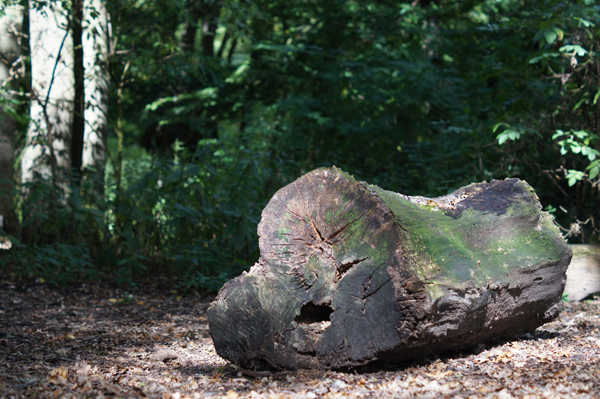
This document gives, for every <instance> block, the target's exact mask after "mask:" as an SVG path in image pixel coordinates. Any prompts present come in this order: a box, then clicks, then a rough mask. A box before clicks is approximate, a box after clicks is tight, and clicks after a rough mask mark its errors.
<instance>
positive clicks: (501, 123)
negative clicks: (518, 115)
mask: <svg viewBox="0 0 600 399" xmlns="http://www.w3.org/2000/svg"><path fill="white" fill-rule="evenodd" d="M598 92H599V93H600V91H598ZM501 126H502V127H506V128H509V127H510V125H509V124H508V123H506V122H500V123H496V124H495V125H494V127H493V128H492V132H494V133H496V130H498V128H499V127H501Z"/></svg>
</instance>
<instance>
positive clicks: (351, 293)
mask: <svg viewBox="0 0 600 399" xmlns="http://www.w3.org/2000/svg"><path fill="white" fill-rule="evenodd" d="M258 235H259V246H260V251H261V257H260V259H259V261H258V262H257V263H256V264H255V265H254V266H253V267H252V268H251V269H250V272H249V273H244V274H242V275H241V276H239V277H237V278H235V279H233V280H231V281H229V282H228V283H227V284H226V285H225V286H224V287H223V288H222V290H221V291H220V292H219V295H218V296H217V298H216V299H215V301H214V302H213V303H212V305H211V307H210V309H209V311H208V318H209V323H210V331H211V335H212V338H213V341H214V344H215V347H216V349H217V352H218V354H219V355H220V356H222V357H224V358H226V359H228V360H230V361H232V362H233V363H236V364H238V365H240V366H242V367H248V368H262V367H275V368H290V369H293V368H328V367H333V368H338V367H348V366H356V365H363V364H368V363H371V362H373V361H375V360H382V361H386V362H402V361H406V360H408V359H411V358H415V357H423V356H428V355H431V354H435V353H439V352H441V351H444V350H447V349H456V348H461V347H467V346H471V345H474V344H477V343H481V342H485V341H489V340H493V339H497V338H501V337H506V336H514V335H516V334H519V333H523V332H527V331H531V330H534V329H535V328H536V327H538V326H540V325H542V324H544V323H546V322H548V321H550V320H552V319H554V318H555V317H556V316H557V315H558V313H559V311H560V309H561V306H562V300H561V296H562V292H563V289H564V286H565V272H566V269H567V266H568V265H569V261H570V259H571V250H570V248H569V246H567V245H566V243H565V242H564V240H563V238H562V236H561V235H560V232H559V230H558V228H557V227H556V225H555V224H554V222H553V220H552V218H551V217H550V215H549V214H547V213H546V212H542V211H541V206H540V204H539V201H538V199H537V197H536V195H535V194H534V192H533V189H532V188H531V187H530V186H529V185H527V183H525V182H523V181H520V180H518V179H507V180H504V181H492V182H490V183H481V184H472V185H469V186H467V187H463V188H461V189H459V190H457V191H456V192H454V193H453V194H450V195H448V196H445V197H440V198H434V199H428V198H423V197H408V196H404V195H401V194H397V193H393V192H390V191H386V190H383V189H381V188H379V187H377V186H373V185H368V184H366V183H363V182H358V181H356V180H355V179H354V178H353V177H352V176H350V175H348V174H346V173H344V172H342V171H340V170H339V169H337V168H331V169H317V170H315V171H313V172H310V173H308V174H307V175H305V176H303V177H301V178H300V179H298V180H297V181H295V182H294V183H292V184H290V185H288V186H286V187H284V188H282V189H281V190H279V191H278V192H277V193H276V194H275V195H274V196H273V198H272V199H271V201H270V202H269V204H268V205H267V206H266V208H265V209H264V211H263V214H262V219H261V222H260V224H259V227H258Z"/></svg>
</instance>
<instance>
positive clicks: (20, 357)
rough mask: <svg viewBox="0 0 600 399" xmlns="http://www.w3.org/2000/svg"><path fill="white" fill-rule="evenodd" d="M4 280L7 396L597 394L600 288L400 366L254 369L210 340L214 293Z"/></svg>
mask: <svg viewBox="0 0 600 399" xmlns="http://www.w3.org/2000/svg"><path fill="white" fill-rule="evenodd" d="M161 287H163V285H161V282H160V281H154V282H148V283H147V284H146V283H145V284H144V288H143V289H136V290H134V291H130V292H126V291H124V290H122V289H116V288H114V287H110V286H105V285H101V284H98V285H81V286H76V287H67V288H57V287H52V286H48V285H45V284H17V283H14V282H10V281H6V280H0V397H3V398H21V397H27V398H34V397H38V398H71V397H73V398H103V397H111V398H124V397H128V398H129V397H130V398H204V397H225V398H230V399H235V398H309V399H311V398H321V397H324V398H338V397H339V398H384V397H385V398H514V397H516V398H599V397H600V330H599V329H600V300H598V299H596V300H591V301H586V302H583V303H569V304H566V305H565V309H564V310H563V312H562V313H561V316H560V318H559V319H558V320H556V321H554V322H552V323H550V324H547V325H545V326H543V327H541V328H539V329H538V330H536V331H535V332H533V333H531V334H525V335H522V336H519V337H517V338H515V339H514V340H512V341H509V342H499V343H495V344H489V345H480V346H479V347H478V348H477V349H476V350H474V351H473V352H470V353H454V354H450V355H448V356H445V357H442V358H438V359H427V360H423V361H421V362H417V363H412V364H409V365H406V366H405V367H403V368H399V369H385V370H379V371H372V372H360V371H358V370H354V371H347V372H340V371H311V370H299V371H293V372H274V373H272V372H261V373H258V372H253V371H250V370H241V369H237V368H236V367H235V366H233V365H231V364H228V363H227V362H226V361H225V360H223V359H221V358H220V357H219V356H218V355H217V354H216V353H215V350H214V347H213V345H212V341H211V339H210V335H209V331H208V324H207V321H206V309H207V308H208V306H209V304H210V298H200V297H193V296H192V297H190V296H180V295H179V294H178V293H177V292H173V291H168V290H165V289H164V288H161Z"/></svg>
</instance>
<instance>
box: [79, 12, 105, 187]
mask: <svg viewBox="0 0 600 399" xmlns="http://www.w3.org/2000/svg"><path fill="white" fill-rule="evenodd" d="M83 13H84V16H83V18H84V20H83V39H82V42H83V64H84V71H85V112H84V119H85V128H84V136H83V157H82V167H81V169H82V172H83V173H84V175H85V176H86V178H87V177H92V176H94V177H95V179H96V180H97V182H98V186H99V187H98V189H99V190H102V189H103V187H104V186H103V184H104V165H105V163H106V135H107V131H108V87H109V82H110V80H109V74H108V55H109V41H110V23H109V20H108V13H107V11H106V5H105V3H104V1H103V0H84V10H83Z"/></svg>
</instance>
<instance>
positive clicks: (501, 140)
mask: <svg viewBox="0 0 600 399" xmlns="http://www.w3.org/2000/svg"><path fill="white" fill-rule="evenodd" d="M496 139H498V144H500V145H502V144H504V143H505V142H506V140H508V134H507V133H506V132H504V133H500V134H499V135H498V137H496Z"/></svg>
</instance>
